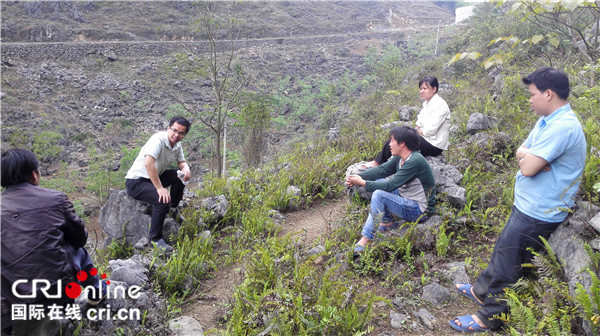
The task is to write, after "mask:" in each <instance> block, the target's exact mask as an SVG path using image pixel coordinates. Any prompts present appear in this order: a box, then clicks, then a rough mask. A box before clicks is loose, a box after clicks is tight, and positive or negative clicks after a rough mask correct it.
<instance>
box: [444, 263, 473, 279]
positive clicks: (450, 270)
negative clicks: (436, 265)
mask: <svg viewBox="0 0 600 336" xmlns="http://www.w3.org/2000/svg"><path fill="white" fill-rule="evenodd" d="M445 268H446V269H445V270H444V271H442V273H443V274H444V275H445V276H447V277H448V279H449V280H450V281H451V282H452V283H453V284H458V283H471V279H470V278H469V275H468V274H467V271H466V270H465V262H464V261H460V262H451V263H447V264H446V267H445Z"/></svg>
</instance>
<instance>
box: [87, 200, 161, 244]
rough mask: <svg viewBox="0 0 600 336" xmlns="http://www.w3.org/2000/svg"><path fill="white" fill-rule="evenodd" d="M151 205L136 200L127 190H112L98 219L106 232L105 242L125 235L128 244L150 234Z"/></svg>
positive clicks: (107, 242) (119, 238) (108, 242)
mask: <svg viewBox="0 0 600 336" xmlns="http://www.w3.org/2000/svg"><path fill="white" fill-rule="evenodd" d="M150 213H151V207H150V206H149V205H148V204H146V203H144V202H139V201H136V200H134V199H133V198H131V197H129V195H127V191H125V190H111V192H110V194H109V196H108V200H107V201H106V203H105V204H104V205H103V206H102V208H101V209H100V217H99V219H98V221H99V222H100V226H102V230H103V231H104V233H106V241H105V244H106V245H109V244H110V243H111V242H112V241H113V240H121V239H122V238H123V237H125V240H126V242H127V243H128V244H130V245H133V244H135V243H137V242H138V241H139V240H140V239H141V238H142V237H147V236H148V231H149V226H150V215H149V214H150Z"/></svg>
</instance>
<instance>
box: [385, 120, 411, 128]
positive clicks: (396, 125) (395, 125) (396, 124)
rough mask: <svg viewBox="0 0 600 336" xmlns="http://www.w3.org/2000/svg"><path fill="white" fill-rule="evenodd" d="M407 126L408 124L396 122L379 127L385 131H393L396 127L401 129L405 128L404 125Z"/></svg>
mask: <svg viewBox="0 0 600 336" xmlns="http://www.w3.org/2000/svg"><path fill="white" fill-rule="evenodd" d="M406 124H407V123H405V122H402V121H394V122H391V123H387V124H383V125H381V126H379V127H381V128H382V129H384V130H391V129H392V128H394V127H400V126H403V125H406Z"/></svg>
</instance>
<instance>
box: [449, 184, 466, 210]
mask: <svg viewBox="0 0 600 336" xmlns="http://www.w3.org/2000/svg"><path fill="white" fill-rule="evenodd" d="M443 192H445V193H446V195H447V196H448V201H450V204H452V206H453V207H455V208H457V209H462V208H464V206H465V202H466V200H467V197H466V190H465V188H463V187H459V186H457V185H454V186H449V187H446V188H443Z"/></svg>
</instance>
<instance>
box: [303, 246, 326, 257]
mask: <svg viewBox="0 0 600 336" xmlns="http://www.w3.org/2000/svg"><path fill="white" fill-rule="evenodd" d="M323 252H325V247H323V246H321V245H319V246H315V247H313V248H311V249H310V250H308V251H307V252H306V255H307V256H309V257H310V256H314V255H317V254H320V253H323Z"/></svg>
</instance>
